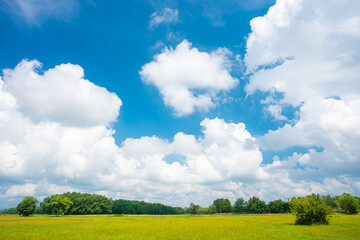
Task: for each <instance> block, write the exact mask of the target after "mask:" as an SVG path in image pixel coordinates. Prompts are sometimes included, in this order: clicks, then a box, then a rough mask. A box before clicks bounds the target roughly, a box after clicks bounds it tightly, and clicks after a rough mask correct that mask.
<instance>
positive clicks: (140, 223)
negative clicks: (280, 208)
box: [0, 214, 360, 240]
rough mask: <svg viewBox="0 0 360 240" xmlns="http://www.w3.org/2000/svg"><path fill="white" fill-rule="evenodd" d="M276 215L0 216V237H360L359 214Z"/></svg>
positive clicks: (208, 238) (208, 239)
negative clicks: (300, 220)
mask: <svg viewBox="0 0 360 240" xmlns="http://www.w3.org/2000/svg"><path fill="white" fill-rule="evenodd" d="M294 221H295V217H294V216H292V215H289V214H279V215H213V216H206V215H196V216H189V215H180V216H179V215H167V216H144V215H142V216H134V215H120V216H116V215H92V216H89V215H87V216H86V215H85V216H62V217H58V218H56V217H54V216H46V215H45V216H44V215H35V216H32V217H20V216H15V215H6V216H0V239H207V240H210V239H360V215H353V216H351V215H341V214H336V215H333V216H332V219H331V222H330V225H318V226H316V225H314V226H299V225H294Z"/></svg>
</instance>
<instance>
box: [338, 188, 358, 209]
mask: <svg viewBox="0 0 360 240" xmlns="http://www.w3.org/2000/svg"><path fill="white" fill-rule="evenodd" d="M338 201H339V203H340V207H341V209H342V210H343V211H344V213H345V214H357V213H358V212H359V202H358V201H357V199H356V198H355V197H353V196H351V195H350V194H346V193H344V194H343V195H342V196H341V197H339V199H338Z"/></svg>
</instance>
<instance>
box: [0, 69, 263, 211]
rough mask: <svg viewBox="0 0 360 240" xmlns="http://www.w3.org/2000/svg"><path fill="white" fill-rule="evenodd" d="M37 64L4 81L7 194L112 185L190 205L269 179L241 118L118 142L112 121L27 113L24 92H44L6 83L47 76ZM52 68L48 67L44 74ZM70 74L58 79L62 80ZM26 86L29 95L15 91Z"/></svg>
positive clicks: (2, 145)
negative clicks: (86, 122) (192, 131)
mask: <svg viewBox="0 0 360 240" xmlns="http://www.w3.org/2000/svg"><path fill="white" fill-rule="evenodd" d="M23 63H26V64H29V62H23ZM60 66H63V65H60ZM67 66H73V65H67ZM29 69H30V70H29ZM32 69H33V68H32V65H31V64H30V66H29V67H28V68H25V67H23V66H20V67H19V66H18V67H17V69H15V70H7V73H8V75H6V74H5V77H4V80H5V81H4V82H1V85H0V102H2V103H6V104H4V105H2V106H4V107H2V108H1V111H2V112H3V113H5V114H7V116H8V120H6V121H2V124H1V125H0V152H1V153H2V154H1V155H0V175H1V179H2V182H3V183H4V186H5V187H4V188H1V189H0V194H2V197H3V198H4V199H14V197H17V199H18V198H20V197H22V196H24V195H34V196H37V197H38V198H42V197H44V196H46V195H49V194H55V193H59V192H61V191H68V190H69V191H73V190H76V191H84V190H83V189H86V191H90V192H91V191H93V192H98V191H106V192H107V195H111V196H112V195H114V196H115V197H116V196H128V197H133V198H136V199H141V200H148V201H160V202H163V203H167V204H171V205H185V204H188V202H187V201H194V200H196V199H199V201H201V202H203V203H208V202H209V201H212V200H213V199H212V198H213V197H218V196H220V195H223V196H232V198H235V195H234V193H233V191H235V190H234V188H235V186H240V185H241V183H240V182H244V183H248V182H254V181H255V182H256V181H262V180H263V179H267V178H268V175H267V173H266V172H265V171H263V168H262V167H261V166H260V164H261V161H262V155H261V152H260V151H259V148H258V146H257V145H256V144H255V139H254V138H253V137H252V136H251V134H250V133H249V132H248V131H247V130H246V129H245V125H244V124H242V123H237V124H235V123H226V122H225V121H224V120H221V119H217V118H215V119H205V120H204V121H202V122H201V126H202V127H203V136H201V137H195V136H194V135H189V134H185V133H183V132H179V133H177V134H175V135H174V138H173V140H172V141H168V140H166V139H160V138H158V137H156V136H152V137H141V138H139V139H126V140H125V141H124V142H123V143H122V144H121V146H120V147H119V146H117V145H116V144H115V139H114V137H113V134H114V130H113V129H111V128H109V127H108V126H106V125H105V124H106V123H104V124H103V125H96V126H80V127H79V126H76V125H72V126H69V125H66V124H65V125H64V124H62V123H59V122H58V121H57V119H55V120H54V121H52V120H47V121H32V120H31V119H29V117H27V116H28V115H30V116H32V115H33V113H32V112H31V108H29V109H30V110H28V111H23V109H22V108H21V107H19V106H18V105H17V103H18V102H19V98H22V97H23V95H25V96H26V95H28V96H29V101H31V100H32V99H31V96H33V98H37V94H33V95H31V94H29V93H28V92H29V91H32V92H36V91H33V89H32V88H29V87H26V86H25V87H24V85H26V84H22V85H21V84H13V85H12V86H11V90H12V91H11V93H10V91H8V90H9V89H10V87H9V85H7V84H8V83H7V80H9V76H10V75H11V74H9V73H10V72H11V73H12V72H17V73H16V74H18V75H19V76H27V78H30V79H34V78H35V79H36V78H39V77H42V76H40V75H38V73H36V72H34V71H33V70H32ZM55 69H56V68H55ZM70 69H72V67H71V68H70ZM76 69H78V70H79V69H81V68H80V67H79V66H77V68H76ZM51 71H52V70H48V71H47V72H45V73H44V77H45V78H46V76H47V75H48V74H49V72H51ZM76 73H78V75H76V74H75V73H72V74H69V75H67V77H68V78H70V79H72V78H73V75H74V74H75V75H76V77H75V78H76V79H79V78H80V79H82V74H80V73H79V72H76ZM55 75H56V76H57V75H58V73H57V72H56V74H55ZM68 78H65V77H63V78H56V79H58V81H59V84H60V83H61V82H62V81H65V82H66V81H68ZM21 79H25V78H21ZM46 79H48V78H46ZM81 81H85V80H81ZM81 81H80V82H81ZM34 84H36V82H35V83H34ZM44 85H45V86H46V84H43V86H44ZM5 87H6V88H5ZM5 89H6V91H5ZM20 89H21V92H22V93H23V95H21V96H20V95H18V94H16V95H13V94H12V93H18V92H20ZM111 99H113V101H114V102H116V101H117V99H116V98H111ZM51 100H53V101H55V102H56V101H57V100H56V98H52V99H51ZM75 103H76V101H75ZM46 104H49V105H50V106H51V105H53V104H54V103H53V102H47V103H46ZM89 108H96V105H91V106H89ZM58 109H59V110H61V108H58ZM89 111H91V109H89ZM86 116H88V115H86ZM88 117H89V118H91V115H89V116H88ZM175 155H176V156H181V158H179V159H176V158H175V160H174V159H173V161H168V159H169V158H168V157H169V156H175ZM229 181H230V182H233V183H234V184H230V185H229V186H232V187H229V188H228V189H227V187H225V189H224V186H223V183H224V182H229ZM14 182H16V184H14ZM19 183H20V184H19ZM46 189H51V190H46ZM204 192H205V193H204ZM9 201H10V200H9Z"/></svg>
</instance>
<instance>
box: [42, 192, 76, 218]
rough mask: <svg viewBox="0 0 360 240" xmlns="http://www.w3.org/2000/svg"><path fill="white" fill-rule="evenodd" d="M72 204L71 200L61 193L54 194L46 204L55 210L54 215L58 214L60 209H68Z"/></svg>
mask: <svg viewBox="0 0 360 240" xmlns="http://www.w3.org/2000/svg"><path fill="white" fill-rule="evenodd" d="M72 205H73V202H72V201H71V200H70V199H69V198H67V197H65V196H63V195H54V196H52V197H51V199H50V203H48V206H49V207H51V208H54V209H55V210H56V216H57V217H58V216H59V213H60V210H65V211H66V210H68V209H69V208H70V207H71V206H72Z"/></svg>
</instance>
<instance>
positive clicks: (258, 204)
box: [245, 196, 267, 213]
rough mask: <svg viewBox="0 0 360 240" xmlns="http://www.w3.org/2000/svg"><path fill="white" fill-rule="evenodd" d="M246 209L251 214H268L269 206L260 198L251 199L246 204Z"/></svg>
mask: <svg viewBox="0 0 360 240" xmlns="http://www.w3.org/2000/svg"><path fill="white" fill-rule="evenodd" d="M245 209H246V211H247V212H249V213H266V212H267V206H266V203H265V202H264V201H261V200H260V199H259V198H258V197H255V196H253V197H251V198H249V200H248V201H247V203H246V206H245Z"/></svg>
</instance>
